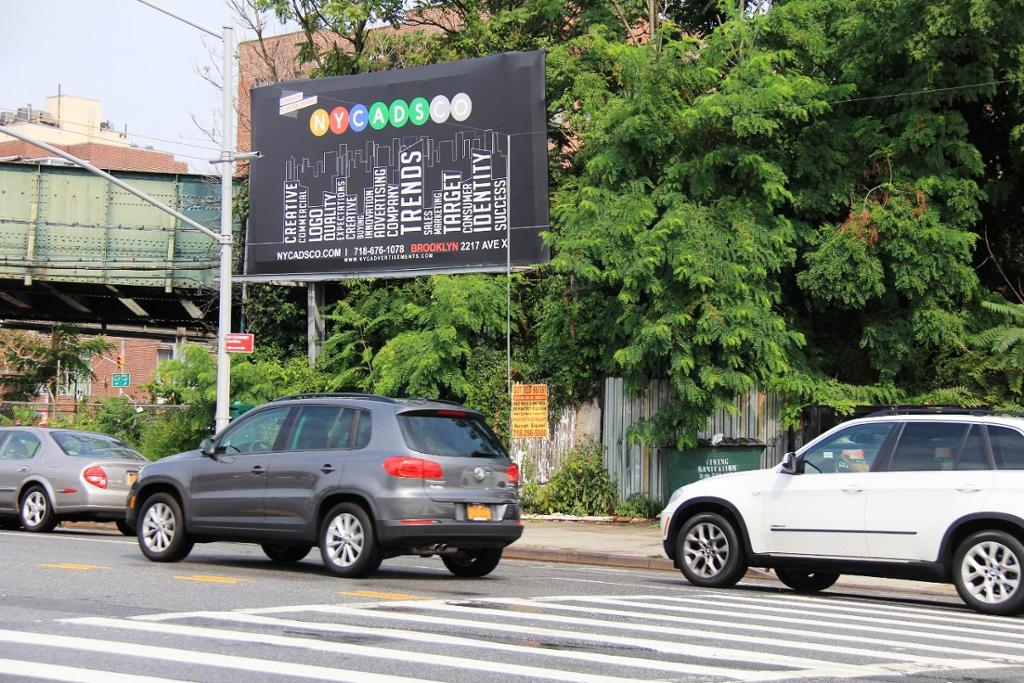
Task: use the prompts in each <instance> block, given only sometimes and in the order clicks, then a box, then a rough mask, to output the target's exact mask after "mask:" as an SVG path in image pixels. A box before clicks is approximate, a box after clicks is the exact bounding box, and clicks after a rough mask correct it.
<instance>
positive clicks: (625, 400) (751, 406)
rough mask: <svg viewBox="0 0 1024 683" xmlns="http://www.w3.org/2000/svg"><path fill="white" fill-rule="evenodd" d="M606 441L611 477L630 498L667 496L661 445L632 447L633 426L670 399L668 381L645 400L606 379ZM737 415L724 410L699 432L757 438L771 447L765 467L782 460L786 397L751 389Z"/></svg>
mask: <svg viewBox="0 0 1024 683" xmlns="http://www.w3.org/2000/svg"><path fill="white" fill-rule="evenodd" d="M604 387H605V391H604V406H603V415H602V419H603V428H602V430H601V434H602V442H603V443H604V446H605V462H606V464H607V467H608V473H609V474H611V476H612V477H613V478H614V479H615V481H616V482H617V484H618V487H619V496H620V497H621V498H622V499H623V500H625V499H626V498H628V497H629V496H631V495H634V494H643V495H647V496H651V497H652V498H659V497H660V496H661V482H662V456H661V454H660V452H659V451H660V449H659V448H657V447H654V448H649V447H647V446H644V445H642V444H639V443H630V441H629V438H628V433H629V428H630V427H631V426H632V425H633V424H634V423H636V422H639V421H640V420H645V419H648V418H650V417H652V416H653V415H654V414H655V413H656V412H658V409H659V408H660V407H661V406H662V405H663V404H664V403H665V401H666V400H667V399H668V395H669V384H668V381H667V380H655V381H652V382H651V383H650V386H648V388H647V391H646V392H644V394H643V395H642V396H637V397H631V396H627V395H626V394H625V392H624V387H623V380H622V378H619V377H609V378H607V379H605V384H604ZM734 407H735V411H730V410H728V409H725V408H723V409H721V410H719V411H717V412H716V413H715V414H714V415H712V416H711V418H710V419H709V420H708V428H707V429H706V430H705V431H703V432H701V433H700V434H699V438H701V439H710V438H711V437H712V436H713V435H714V434H723V435H724V436H725V437H726V438H733V439H735V438H747V439H756V440H757V441H759V442H761V443H764V444H766V445H767V447H766V448H765V452H764V454H763V455H762V456H761V466H762V467H768V466H770V465H773V464H775V463H777V462H779V460H781V459H782V455H783V454H784V453H785V448H786V430H785V429H784V428H783V427H782V426H781V424H780V420H779V417H780V414H781V411H782V401H781V399H780V398H779V397H778V396H776V395H774V394H770V393H766V392H765V391H764V390H762V389H759V388H754V389H751V390H750V391H749V392H747V393H746V394H744V395H742V396H737V397H736V399H735V402H734Z"/></svg>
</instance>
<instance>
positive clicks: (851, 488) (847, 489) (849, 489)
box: [839, 484, 864, 493]
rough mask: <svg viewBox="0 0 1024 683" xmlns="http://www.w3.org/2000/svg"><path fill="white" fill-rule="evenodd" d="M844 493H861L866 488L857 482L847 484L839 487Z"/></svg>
mask: <svg viewBox="0 0 1024 683" xmlns="http://www.w3.org/2000/svg"><path fill="white" fill-rule="evenodd" d="M839 490H840V491H842V492H843V493H860V492H861V491H863V490H864V489H863V488H862V487H860V486H857V485H856V484H847V485H846V486H844V487H842V488H841V489H839Z"/></svg>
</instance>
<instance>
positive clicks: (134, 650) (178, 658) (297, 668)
mask: <svg viewBox="0 0 1024 683" xmlns="http://www.w3.org/2000/svg"><path fill="white" fill-rule="evenodd" d="M0 641H5V642H8V643H19V644H22V645H43V646H46V647H58V648H64V649H69V650H85V651H86V652H93V653H96V652H102V653H105V654H113V655H118V656H123V657H142V658H146V659H159V660H164V661H170V662H176V663H184V664H199V665H204V666H214V667H219V668H223V669H236V670H239V671H255V672H259V673H263V674H276V675H281V676H295V677H298V678H312V679H314V680H323V681H339V682H341V683H410V682H411V681H418V680H424V679H415V678H404V677H401V676H389V675H386V674H375V673H369V672H366V671H349V670H346V669H332V668H328V667H324V666H312V665H309V664H292V663H287V662H277V661H274V660H271V659H256V658H252V657H238V656H235V655H226V654H220V653H214V652H197V651H193V650H183V649H180V648H173V647H160V646H157V645H143V644H141V643H132V644H131V646H130V647H127V646H126V645H125V644H124V643H122V642H118V641H112V640H101V639H99V638H79V637H76V636H61V635H54V634H41V633H29V632H21V631H8V630H0Z"/></svg>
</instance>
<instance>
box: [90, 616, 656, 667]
mask: <svg viewBox="0 0 1024 683" xmlns="http://www.w3.org/2000/svg"><path fill="white" fill-rule="evenodd" d="M73 622H74V623H77V624H86V625H89V626H100V627H104V628H120V629H127V630H134V631H143V632H147V633H161V634H174V635H183V636H195V637H198V638H204V639H216V640H230V641H235V642H247V643H261V644H264V645H277V646H282V647H293V648H302V649H307V650H317V651H320V652H334V653H339V654H346V655H354V656H362V657H373V658H376V659H388V660H397V661H401V662H410V661H414V662H415V663H417V664H433V665H437V666H448V667H453V668H457V669H469V670H471V671H485V672H488V673H494V674H502V675H517V676H527V677H530V678H533V679H538V678H542V679H551V680H557V681H576V682H577V683H617V682H618V681H632V680H633V679H627V678H622V677H620V676H602V675H594V674H581V673H576V672H573V671H565V670H560V669H543V668H540V667H535V666H526V665H522V664H512V663H508V662H491V661H487V660H482V659H469V658H465V657H452V656H449V655H435V654H429V653H425V652H417V653H415V654H412V653H410V652H406V651H401V650H393V649H389V648H381V647H372V646H368V645H354V644H350V643H329V642H323V641H319V640H311V639H308V638H295V637H291V636H276V635H271V634H265V633H249V632H244V631H228V630H225V629H216V628H207V627H204V626H183V625H178V624H170V623H165V622H164V623H157V622H138V621H132V620H127V619H110V618H107V617H84V618H81V619H74V620H73ZM635 683H641V681H639V680H637V681H636V682H635Z"/></svg>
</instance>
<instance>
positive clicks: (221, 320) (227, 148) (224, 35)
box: [139, 0, 240, 432]
mask: <svg viewBox="0 0 1024 683" xmlns="http://www.w3.org/2000/svg"><path fill="white" fill-rule="evenodd" d="M139 2H141V3H142V4H143V5H147V6H149V7H152V8H153V9H155V10H157V11H159V12H163V13H164V14H166V15H167V16H169V17H172V18H174V19H177V20H178V21H181V22H183V23H186V24H188V25H189V26H192V27H193V28H197V29H199V30H200V31H202V32H204V33H208V34H210V35H211V36H213V37H214V38H219V39H220V40H222V41H223V42H224V68H223V71H222V74H221V75H222V82H221V90H222V91H223V107H224V111H223V114H224V117H223V123H222V124H221V126H222V127H221V134H222V136H223V143H222V145H221V153H220V158H219V159H211V163H219V164H222V166H221V174H220V193H221V194H220V235H219V236H218V239H217V241H218V242H219V243H220V296H219V297H218V305H219V307H220V308H219V316H218V322H217V411H216V429H217V431H218V432H219V431H220V430H222V429H224V428H225V427H227V425H228V421H229V415H228V411H229V405H230V402H231V396H230V395H231V359H230V357H229V356H228V352H227V351H226V350H225V348H224V339H225V336H226V335H227V334H228V333H229V332H231V240H232V235H231V204H232V201H233V200H234V197H233V196H232V192H231V180H232V176H233V175H234V161H235V159H237V158H240V157H236V156H235V142H234V140H233V139H232V138H233V136H234V133H233V130H234V126H233V125H232V124H233V122H234V119H233V116H234V113H235V111H234V106H233V102H234V100H233V98H232V96H231V87H232V85H233V83H234V74H233V68H232V67H233V66H234V61H235V31H234V29H233V28H231V27H230V26H224V27H222V30H221V31H219V32H218V31H215V30H213V29H211V28H207V27H206V26H203V25H202V24H197V23H196V22H194V21H192V20H191V19H187V18H185V17H183V16H181V15H180V14H177V13H175V12H172V11H171V10H169V9H166V8H164V7H161V6H160V5H158V4H156V3H155V2H150V0H139Z"/></svg>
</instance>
